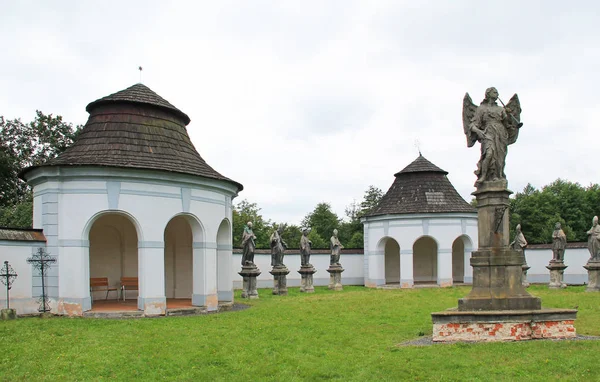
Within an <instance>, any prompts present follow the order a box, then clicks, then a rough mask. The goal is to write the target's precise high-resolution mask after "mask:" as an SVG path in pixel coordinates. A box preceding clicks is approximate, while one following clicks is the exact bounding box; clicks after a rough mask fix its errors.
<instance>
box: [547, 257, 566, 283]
mask: <svg viewBox="0 0 600 382" xmlns="http://www.w3.org/2000/svg"><path fill="white" fill-rule="evenodd" d="M546 268H548V269H549V270H550V283H549V284H548V288H550V289H560V288H566V287H567V284H565V283H564V282H563V274H564V273H565V269H567V266H566V265H565V263H563V262H562V261H556V260H550V264H548V265H547V266H546Z"/></svg>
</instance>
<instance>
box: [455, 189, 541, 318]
mask: <svg viewBox="0 0 600 382" xmlns="http://www.w3.org/2000/svg"><path fill="white" fill-rule="evenodd" d="M510 194H511V191H509V190H508V189H507V188H506V181H496V182H487V183H485V184H483V185H481V186H480V187H479V189H478V190H477V191H475V192H474V193H473V195H475V197H476V199H477V219H478V222H477V226H478V227H477V228H478V231H479V232H478V237H479V249H478V250H477V251H474V252H473V254H472V257H471V266H472V267H473V289H472V290H471V292H470V293H469V295H468V296H467V297H465V298H462V299H459V300H458V310H459V311H473V310H536V309H541V305H542V303H541V300H540V299H539V298H537V297H533V296H531V295H530V294H529V293H527V291H526V290H525V288H524V287H523V284H522V281H521V280H522V274H523V269H522V265H523V264H524V263H525V256H524V255H523V254H522V253H521V252H517V251H513V250H511V249H510V248H509V247H508V243H509V222H508V206H509V199H508V197H509V195H510Z"/></svg>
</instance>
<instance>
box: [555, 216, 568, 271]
mask: <svg viewBox="0 0 600 382" xmlns="http://www.w3.org/2000/svg"><path fill="white" fill-rule="evenodd" d="M566 245H567V235H565V233H564V232H563V230H562V228H561V225H560V223H558V222H557V223H556V225H555V226H554V232H553V233H552V261H558V262H564V260H565V247H566Z"/></svg>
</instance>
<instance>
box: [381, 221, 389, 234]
mask: <svg viewBox="0 0 600 382" xmlns="http://www.w3.org/2000/svg"><path fill="white" fill-rule="evenodd" d="M389 234H390V222H389V221H387V220H386V221H384V222H383V235H384V236H388V235H389Z"/></svg>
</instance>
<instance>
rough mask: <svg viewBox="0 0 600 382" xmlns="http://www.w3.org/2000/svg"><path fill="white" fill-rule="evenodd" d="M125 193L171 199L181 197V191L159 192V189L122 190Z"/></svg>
mask: <svg viewBox="0 0 600 382" xmlns="http://www.w3.org/2000/svg"><path fill="white" fill-rule="evenodd" d="M121 194H123V195H136V196H154V197H157V198H170V199H181V193H179V194H175V193H172V192H158V191H142V190H121Z"/></svg>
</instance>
